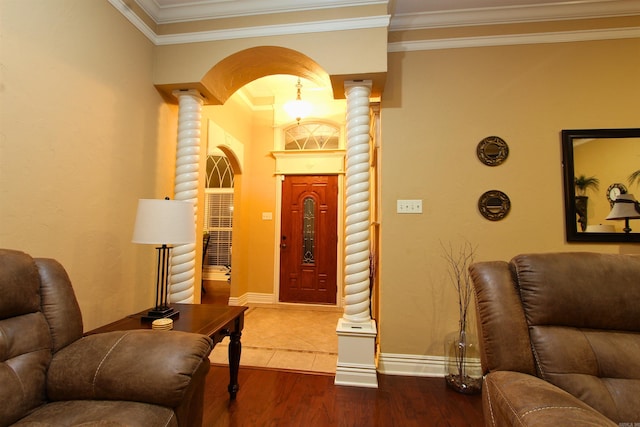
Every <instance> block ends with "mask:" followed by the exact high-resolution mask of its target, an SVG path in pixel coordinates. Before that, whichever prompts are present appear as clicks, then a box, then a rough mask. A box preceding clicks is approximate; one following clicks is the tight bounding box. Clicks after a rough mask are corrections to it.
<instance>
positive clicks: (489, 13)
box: [390, 0, 640, 31]
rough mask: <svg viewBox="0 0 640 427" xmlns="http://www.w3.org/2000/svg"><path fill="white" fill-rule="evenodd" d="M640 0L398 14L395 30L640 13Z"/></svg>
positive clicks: (393, 24) (609, 0) (575, 2)
mask: <svg viewBox="0 0 640 427" xmlns="http://www.w3.org/2000/svg"><path fill="white" fill-rule="evenodd" d="M638 11H640V0H604V1H593V0H592V1H566V2H561V3H546V4H530V5H521V6H510V7H487V8H481V9H459V10H446V11H435V12H423V13H410V14H398V15H394V16H393V17H392V18H391V24H390V28H391V30H392V31H399V30H417V29H425V28H443V27H462V26H472V25H495V24H516V23H523V22H544V21H559V20H571V19H589V18H606V17H616V16H628V15H637V14H638Z"/></svg>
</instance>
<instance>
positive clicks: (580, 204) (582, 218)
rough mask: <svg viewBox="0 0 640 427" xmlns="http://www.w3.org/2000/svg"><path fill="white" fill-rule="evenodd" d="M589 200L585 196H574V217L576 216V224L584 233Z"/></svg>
mask: <svg viewBox="0 0 640 427" xmlns="http://www.w3.org/2000/svg"><path fill="white" fill-rule="evenodd" d="M588 201H589V198H588V197H587V196H576V215H577V216H578V223H579V224H580V229H581V230H582V231H585V230H586V229H587V202H588Z"/></svg>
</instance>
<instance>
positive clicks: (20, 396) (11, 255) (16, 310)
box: [0, 249, 51, 426]
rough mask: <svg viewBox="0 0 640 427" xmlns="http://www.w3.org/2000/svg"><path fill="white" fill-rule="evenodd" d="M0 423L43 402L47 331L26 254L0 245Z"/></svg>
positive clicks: (35, 278)
mask: <svg viewBox="0 0 640 427" xmlns="http://www.w3.org/2000/svg"><path fill="white" fill-rule="evenodd" d="M0 271H1V272H2V274H0V293H1V294H2V297H1V298H0V384H1V386H0V402H2V404H0V425H2V426H4V425H9V424H11V423H12V422H15V421H17V420H18V419H20V418H21V417H23V416H24V415H25V414H27V413H28V412H29V411H30V410H32V409H34V408H36V407H38V406H40V405H42V404H43V403H44V402H45V399H46V395H45V384H46V372H47V369H48V367H49V363H50V362H51V334H50V331H49V325H48V324H47V322H46V319H45V317H44V315H43V314H42V313H41V312H40V311H39V310H40V297H39V288H40V279H39V277H38V270H37V268H36V265H35V263H34V262H33V259H32V258H31V257H29V256H28V255H26V254H24V253H22V252H17V251H10V250H4V249H0Z"/></svg>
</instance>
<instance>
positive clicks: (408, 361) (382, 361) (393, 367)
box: [378, 353, 480, 377]
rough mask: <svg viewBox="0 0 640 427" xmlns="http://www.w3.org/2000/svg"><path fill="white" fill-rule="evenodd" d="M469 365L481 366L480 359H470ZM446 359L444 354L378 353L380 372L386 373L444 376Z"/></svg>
mask: <svg viewBox="0 0 640 427" xmlns="http://www.w3.org/2000/svg"><path fill="white" fill-rule="evenodd" d="M468 363H469V365H470V366H471V367H473V368H479V367H480V359H470V360H469V362H468ZM445 366H446V359H445V357H443V356H422V355H418V354H396V353H379V354H378V372H380V373H381V374H386V375H405V376H414V377H444V375H445Z"/></svg>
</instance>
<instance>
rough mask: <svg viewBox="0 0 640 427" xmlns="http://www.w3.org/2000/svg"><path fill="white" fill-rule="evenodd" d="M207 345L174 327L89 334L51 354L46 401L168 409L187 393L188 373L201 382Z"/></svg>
mask: <svg viewBox="0 0 640 427" xmlns="http://www.w3.org/2000/svg"><path fill="white" fill-rule="evenodd" d="M212 348H213V343H212V341H211V339H210V338H209V337H207V336H204V335H198V334H191V333H186V332H178V331H153V330H133V331H116V332H107V333H102V334H96V335H89V336H86V337H84V338H81V339H79V340H78V341H76V342H74V343H73V344H71V345H69V346H67V347H65V348H64V349H62V350H60V351H59V352H58V353H56V354H54V355H53V359H52V361H51V365H50V367H49V371H48V373H47V394H48V397H49V399H50V400H77V399H98V400H100V399H102V400H131V401H138V402H145V403H152V404H157V405H163V406H168V407H172V408H174V407H177V406H179V405H181V404H182V403H183V402H182V401H183V399H185V397H188V394H189V393H190V390H191V388H192V387H193V385H192V384H191V382H192V380H193V379H194V378H193V376H194V375H196V376H199V377H201V378H198V379H197V380H199V381H204V377H205V376H206V373H207V371H208V366H209V359H208V356H209V353H211V350H212ZM203 364H205V367H204V368H203V366H202V365H203Z"/></svg>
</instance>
